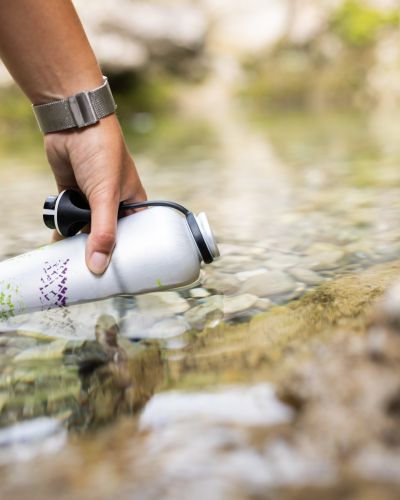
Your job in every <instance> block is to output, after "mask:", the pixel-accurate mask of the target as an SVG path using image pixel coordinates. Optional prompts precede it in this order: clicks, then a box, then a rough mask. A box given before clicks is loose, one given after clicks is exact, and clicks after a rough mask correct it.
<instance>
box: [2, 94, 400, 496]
mask: <svg viewBox="0 0 400 500" xmlns="http://www.w3.org/2000/svg"><path fill="white" fill-rule="evenodd" d="M220 105H221V107H222V111H221V113H219V112H218V110H217V109H215V110H214V113H213V114H212V116H210V120H209V121H204V119H203V120H201V121H200V120H199V118H198V113H197V111H196V110H195V109H194V110H193V112H192V114H190V113H189V114H186V115H183V116H176V117H175V118H168V119H167V118H162V117H156V116H152V115H148V114H136V115H133V116H132V119H131V120H130V121H127V122H126V123H124V127H125V130H126V133H127V138H128V142H129V145H130V148H131V150H132V151H133V152H134V157H135V161H136V163H137V166H138V169H139V172H140V174H141V176H142V180H143V183H144V185H145V186H146V188H147V192H148V197H149V199H152V198H153V199H157V198H163V199H170V200H174V201H177V202H179V203H181V204H183V205H185V206H187V207H189V208H190V209H191V210H193V211H194V212H195V213H197V212H200V211H205V212H206V213H207V215H208V217H209V220H210V224H211V226H212V227H213V229H214V232H215V234H216V237H217V240H218V242H219V245H220V252H221V258H220V259H219V260H218V261H216V262H215V263H213V264H212V265H210V266H205V267H203V270H202V274H201V280H200V283H198V284H196V285H195V286H194V287H192V288H190V289H187V290H183V291H168V292H156V293H151V294H146V295H142V296H136V297H134V296H124V297H118V298H114V299H108V300H105V301H100V302H97V303H90V304H84V305H76V306H71V307H68V308H63V309H57V310H52V311H42V312H37V313H34V314H30V315H22V316H16V317H12V318H9V319H4V320H2V321H1V322H0V331H1V332H2V333H1V335H0V352H1V358H0V426H1V428H0V481H1V483H2V487H0V491H1V490H3V492H2V496H3V495H4V498H6V497H7V498H10V497H11V496H12V498H16V499H19V498H21V499H22V498H26V495H27V494H29V496H30V497H31V498H41V499H50V498H54V495H56V494H57V498H61V499H63V498H71V497H73V498H82V499H83V498H85V499H86V498H97V499H102V498H110V497H111V496H112V495H113V496H115V497H116V498H119V499H120V498H121V499H123V498H133V497H135V498H136V497H137V498H143V499H153V498H154V499H156V498H161V497H162V498H165V499H169V498H171V499H185V498H187V497H188V496H189V493H188V492H190V497H191V498H192V500H197V499H203V498H207V499H208V500H212V499H225V498H226V499H242V498H248V499H258V498H271V497H270V496H268V495H269V494H272V492H274V491H276V490H281V491H282V492H284V494H283V493H282V498H302V497H301V496H300V494H302V492H303V493H304V491H308V492H309V493H308V494H307V495H306V497H307V498H314V497H313V495H314V494H315V498H321V497H320V496H319V493H318V492H320V491H321V490H320V489H321V488H322V491H326V490H324V488H328V490H329V488H333V489H332V490H329V491H336V490H335V488H340V486H341V485H342V484H344V483H343V482H342V481H344V479H343V477H346V478H347V475H346V474H347V469H346V471H345V473H342V471H341V470H339V469H340V467H339V466H338V463H339V459H337V461H336V459H333V458H332V457H333V456H334V453H336V451H335V452H332V453H331V449H330V448H328V445H326V446H327V447H326V448H324V446H325V444H326V442H325V441H324V440H323V439H322V440H321V443H323V444H321V446H320V447H318V446H314V445H312V442H313V440H314V439H315V436H313V434H312V433H308V430H307V429H308V427H307V425H306V424H304V427H301V425H303V424H299V423H298V422H299V417H298V411H299V408H300V406H301V405H300V403H298V401H299V398H298V393H297V392H296V391H297V389H296V388H297V385H296V384H300V382H296V381H293V385H291V384H292V382H291V380H292V379H291V378H290V377H291V376H292V374H293V373H295V370H296V369H298V367H299V366H302V364H303V363H304V362H305V361H307V362H308V363H310V360H311V365H310V366H311V368H310V370H311V371H312V370H316V372H315V373H316V375H312V378H313V380H314V379H315V380H320V381H324V382H325V386H323V387H324V388H325V389H326V388H327V387H329V386H330V384H332V394H333V393H334V390H335V382H334V380H336V379H337V377H342V384H343V385H344V389H343V390H345V389H346V384H348V385H349V391H350V393H351V390H350V384H351V383H352V382H350V380H347V379H346V373H345V370H347V368H348V367H346V366H342V364H341V362H340V361H338V360H339V359H340V358H341V354H340V353H343V360H347V359H354V356H356V357H357V356H361V354H360V352H361V351H362V350H363V347H362V346H361V347H360V345H361V344H360V345H359V344H357V342H358V341H359V340H358V339H360V337H362V335H363V332H364V333H365V329H366V326H365V324H366V323H365V321H364V319H363V318H364V316H363V315H364V310H365V308H367V307H369V306H370V304H371V303H372V301H373V300H374V299H375V298H376V297H377V296H379V295H380V294H382V293H383V291H384V290H385V289H386V288H387V287H388V286H389V284H390V283H391V282H392V281H393V280H394V279H395V277H396V275H398V274H399V273H398V264H397V262H396V261H397V259H398V258H399V254H400V170H399V166H398V165H399V161H400V145H399V141H398V140H397V139H396V140H394V137H395V131H394V130H393V127H392V126H391V125H392V122H391V120H390V117H382V116H366V115H361V114H360V115H358V114H356V113H341V114H340V113H314V114H304V113H303V114H298V113H291V114H286V115H285V114H280V115H269V116H260V115H259V114H257V113H247V114H245V113H244V112H243V111H242V112H241V113H239V112H237V110H235V109H225V108H224V103H223V100H222V101H221V102H220ZM397 137H398V135H397ZM2 140H3V142H4V143H2V144H0V146H1V147H0V150H1V151H2V153H1V154H2V155H3V157H4V159H3V160H2V168H1V172H0V180H1V183H0V199H1V204H2V213H3V217H2V220H1V221H0V231H1V234H2V236H3V237H2V239H1V241H0V256H1V257H2V258H3V259H5V258H8V257H11V256H14V255H17V254H18V253H22V252H24V251H28V250H30V249H32V248H34V247H37V246H40V245H43V244H45V243H47V241H48V239H49V237H50V234H49V231H48V229H46V228H45V227H44V225H43V224H42V221H41V205H42V202H43V200H44V199H45V197H46V196H47V195H48V194H50V193H53V191H54V187H53V185H52V179H51V176H50V174H49V171H48V168H47V167H46V165H45V161H44V155H42V156H41V153H40V149H39V148H40V146H38V145H35V146H33V148H34V152H33V153H32V152H31V151H28V152H25V151H22V152H21V153H19V152H18V151H13V152H10V149H9V147H7V141H6V139H4V138H3V139H2ZM139 237H140V235H138V238H139ZM360 318H361V319H360ZM338 327H339V330H340V332H338V333H337V334H333V333H332V332H333V331H336V330H337V329H338ZM343 332H347V337H346V339H347V340H346V341H345V342H344V341H343V338H342V337H343ZM349 338H350V339H352V340H351V342H350V341H348V339H349ZM332 339H333V340H332ZM336 339H337V340H336ZM353 341H354V342H353ZM360 342H361V341H360ZM332 345H333V347H332ZM329 349H333V351H332V352H334V351H335V349H336V351H337V352H339V355H338V357H337V358H335V357H334V358H330V357H328V360H329V363H330V365H329V366H334V367H335V370H336V371H335V370H334V371H333V372H332V374H331V375H330V374H329V373H328V372H325V371H324V369H325V368H324V366H325V362H324V359H327V358H324V355H325V354H326V351H327V350H328V351H329ZM347 349H350V351H349V352H348V351H347ZM351 349H353V350H351ZM357 349H358V350H357ZM329 352H331V351H329ZM324 353H325V354H324ZM354 353H358V354H354ZM347 356H348V357H349V358H347ZM351 356H353V358H351ZM332 359H333V360H334V361H332ZM357 359H358V358H357ZM360 359H362V356H361V357H360ZM344 362H345V361H343V363H344ZM360 363H361V362H360ZM350 365H351V363H350ZM354 366H356V364H355V365H354ZM357 366H358V365H357ZM365 366H366V365H364V364H363V363H361V364H360V368H359V370H360V371H359V373H360V374H362V373H364V371H363V370H364V369H365V370H367V368H365ZM368 366H369V365H368ZM318 367H319V368H318ZM369 369H370V368H368V370H369ZM318 370H321V371H320V372H318ZM355 370H357V368H355ZM312 373H314V372H312ZM318 373H320V374H321V375H318ZM379 373H380V372H379ZM303 375H304V374H303ZM304 377H305V378H306V376H305V375H304ZM388 377H389V375H388ZM294 380H296V378H295V379H294ZM298 380H301V377H300V378H299V379H298ZM388 380H390V384H391V383H392V382H391V380H392V379H391V378H390V377H389V378H388ZM393 383H394V382H393ZM315 384H316V385H315V391H314V393H313V394H318V395H319V394H322V396H321V399H318V400H317V399H316V401H320V400H321V401H323V395H324V394H325V392H324V390H325V389H324V388H323V387H322V386H321V384H322V382H320V385H318V383H317V382H315ZM388 384H389V382H388ZM390 384H389V385H390ZM351 387H353V386H351ZM306 389H307V390H308V389H309V387H308V386H307V385H306ZM353 389H354V388H353ZM318 391H320V392H318ZM300 392H301V391H300ZM377 392H379V390H378V389H377ZM361 393H362V391H361ZM340 401H341V400H340V399H337V400H336V399H335V397H334V396H332V398H331V399H330V404H331V405H332V408H333V410H332V408H331V410H332V411H330V412H328V410H326V408H325V406H323V403H320V407H321V408H322V407H323V408H325V410H324V411H325V412H327V414H328V413H329V415H330V416H331V415H336V414H337V415H339V417H338V419H337V420H336V421H335V420H334V419H333V417H332V422H330V420H329V419H330V418H331V417H327V418H325V417H324V421H325V422H328V423H329V422H330V423H331V425H332V426H333V427H335V426H336V425H337V426H338V428H340V426H341V425H343V421H345V420H346V418H347V416H346V414H345V413H343V412H342V413H340V411H339V410H337V409H338V408H340V404H341V403H340ZM313 404H314V403H313ZM374 404H375V403H371V405H372V406H373V405H374ZM317 407H318V408H319V406H318V405H317ZM336 410H337V412H336ZM335 412H336V413H335ZM372 413H373V412H372ZM360 415H364V414H362V413H361V414H360ZM310 422H311V423H312V420H310ZM296 425H298V429H300V430H299V431H298V432H297V433H296V432H295V431H294V430H293V429H294V428H295V426H296ZM299 426H300V427H299ZM310 426H311V424H310ZM349 426H350V424H349ZM316 427H317V428H318V429H319V427H318V425H317V426H316ZM288 429H289V430H288ZM301 429H302V430H301ZM291 432H292V433H293V434H290V433H291ZM319 432H321V435H328V434H329V432H330V427H329V426H328V424H327V425H326V428H325V427H323V426H321V429H320V430H319ZM346 432H349V435H351V436H354V432H353V430H352V431H351V432H350V430H348V429H347V427H346V428H345V430H344V431H343V433H344V434H343V435H346ZM351 439H352V438H349V441H351ZM294 442H296V445H294V444H293V443H294ZM360 443H361V445H360V444H357V446H359V447H360V446H361V448H362V449H363V451H364V452H365V453H364V455H360V456H359V455H357V460H358V462H357V464H358V466H357V467H358V469H357V467H356V466H355V465H354V464H353V462H352V464H351V467H352V468H351V471H352V473H351V474H352V475H351V477H352V478H353V476H354V474H355V475H356V476H357V474H358V476H357V479H356V480H354V481H355V484H357V485H358V484H360V483H359V482H360V481H361V483H362V484H364V483H363V481H366V482H368V481H369V480H371V477H372V478H374V477H375V478H376V484H375V483H374V484H373V486H372V488H377V489H376V491H377V492H378V493H379V492H381V491H384V492H385V494H386V495H387V498H392V496H391V495H392V494H393V498H395V496H394V495H395V491H396V488H395V486H393V491H392V485H393V484H394V483H395V479H393V478H395V477H396V475H397V477H399V475H398V471H400V463H399V460H398V459H396V460H395V459H394V458H393V460H391V459H387V457H386V455H385V457H386V459H387V460H388V462H387V463H388V464H390V467H391V469H390V467H389V469H390V470H391V471H392V473H391V474H390V473H389V472H387V474H386V476H385V475H382V474H381V475H379V474H378V473H377V475H376V476H374V475H373V473H372V472H371V470H373V471H375V470H378V472H379V470H380V469H379V466H378V465H376V464H375V463H374V457H376V454H375V455H374V453H372V452H371V453H372V454H371V453H370V455H368V453H367V452H368V451H369V448H368V446H367V445H365V446H364V444H365V443H364V441H362V438H360ZM355 446H356V444H354V447H355ZM367 448H368V449H367ZM335 449H336V448H335ZM379 456H380V457H381V455H379ZM365 457H366V458H365ZM371 457H372V458H371ZM379 460H380V459H379ZM379 460H378V461H379ZM354 463H356V461H355V462H354ZM379 463H380V464H381V465H380V467H381V468H382V467H383V468H385V466H384V465H382V463H383V462H382V460H381V461H380V462H379ZM371 464H372V465H371ZM354 471H356V472H354ZM357 471H358V472H357ZM360 471H361V472H360ZM343 474H344V475H343ZM368 474H370V477H369V479H368ZM360 478H361V479H360ZM366 478H367V479H366ZM346 480H347V479H346ZM351 481H353V479H352V480H351ZM351 481H350V482H351ZM357 481H358V482H357ZM382 481H383V482H384V483H385V481H388V483H387V484H389V486H387V484H386V483H385V486H382V488H383V489H382V490H380V489H379V488H380V486H379V484H380V483H381V482H382ZM397 481H398V479H397ZM59 484H62V485H63V486H62V488H61V489H60V486H59ZM346 484H348V483H346ZM351 484H353V483H351ZM357 487H358V486H357ZM307 488H309V490H305V489H307ZM337 491H339V490H337ZM356 491H357V492H358V491H361V493H362V492H363V491H364V490H363V489H362V488H361V490H357V488H356ZM371 491H375V490H374V489H372V490H371ZM135 495H136V496H135ZM296 495H298V496H296ZM280 498H281V497H280ZM343 498H344V497H343ZM349 498H350V497H349ZM359 498H361V496H360V497H359ZM363 498H364V497H363ZM371 498H374V497H373V496H371ZM375 498H377V497H375ZM381 498H382V497H381Z"/></svg>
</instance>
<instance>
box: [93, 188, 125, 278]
mask: <svg viewBox="0 0 400 500" xmlns="http://www.w3.org/2000/svg"><path fill="white" fill-rule="evenodd" d="M89 204H90V208H91V212H92V216H91V230H90V235H89V238H88V240H87V243H86V265H87V266H88V268H89V269H90V271H92V273H94V274H102V273H104V271H105V270H106V269H107V266H108V264H109V262H110V259H111V254H112V251H113V249H114V246H115V237H116V230H117V218H118V205H119V196H118V195H117V194H115V195H114V194H110V192H109V191H108V192H107V193H100V194H94V195H92V196H91V197H89Z"/></svg>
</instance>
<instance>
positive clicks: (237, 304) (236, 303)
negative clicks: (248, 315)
mask: <svg viewBox="0 0 400 500" xmlns="http://www.w3.org/2000/svg"><path fill="white" fill-rule="evenodd" d="M257 301H258V297H257V296H256V295H252V294H250V293H245V294H243V295H236V296H235V297H225V298H224V314H226V315H230V314H235V313H238V312H243V311H246V310H247V309H250V308H251V307H253V306H254V305H255V304H256V303H257Z"/></svg>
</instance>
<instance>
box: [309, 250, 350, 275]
mask: <svg viewBox="0 0 400 500" xmlns="http://www.w3.org/2000/svg"><path fill="white" fill-rule="evenodd" d="M307 255H309V256H310V257H312V258H313V260H314V263H313V264H312V265H311V268H312V269H314V270H315V271H321V270H324V269H335V268H336V267H338V265H339V263H340V261H341V260H342V259H343V257H344V255H345V253H344V251H343V250H342V249H341V248H340V247H338V246H336V245H332V244H330V243H314V244H312V245H311V246H310V247H309V248H308V249H307Z"/></svg>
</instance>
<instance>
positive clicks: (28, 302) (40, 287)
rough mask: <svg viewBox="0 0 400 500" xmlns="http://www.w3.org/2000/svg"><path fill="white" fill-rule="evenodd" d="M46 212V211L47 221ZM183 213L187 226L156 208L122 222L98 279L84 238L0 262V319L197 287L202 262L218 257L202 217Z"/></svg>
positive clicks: (170, 210) (167, 210)
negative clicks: (88, 260)
mask: <svg viewBox="0 0 400 500" xmlns="http://www.w3.org/2000/svg"><path fill="white" fill-rule="evenodd" d="M60 196H61V195H60ZM59 198H60V197H58V202H59V201H60V199H59ZM148 203H150V204H151V203H153V204H156V202H148ZM161 203H164V204H168V202H161ZM55 205H57V203H55ZM171 205H173V204H172V203H171ZM45 206H46V205H45ZM58 206H59V203H58ZM50 211H51V210H49V209H47V211H46V210H45V211H44V214H45V217H46V215H47V216H49V212H50ZM54 212H57V206H56V207H55V210H54ZM187 213H188V214H190V215H191V220H189V217H185V216H183V215H182V214H181V213H179V212H178V211H177V210H175V209H173V208H169V207H168V206H157V207H154V208H148V209H147V210H143V211H140V212H137V213H134V214H133V215H129V216H127V217H124V218H122V219H120V220H119V222H118V229H117V242H116V246H115V249H114V252H113V256H112V259H111V262H110V265H109V266H108V268H107V270H106V271H105V273H104V274H103V275H100V276H98V275H94V274H93V273H91V272H90V271H89V270H88V268H87V266H86V263H85V244H86V240H87V237H88V236H87V235H86V234H78V235H76V236H73V237H71V238H67V239H65V240H62V241H60V242H57V243H53V244H50V245H47V246H44V247H41V248H39V249H37V250H33V251H31V252H28V253H25V254H22V255H20V256H18V257H14V258H12V259H9V260H6V261H3V262H2V263H0V318H7V317H9V316H13V315H15V314H19V313H26V312H29V311H35V310H47V309H50V308H53V307H63V306H67V305H70V304H76V303H82V302H89V301H94V300H99V299H104V298H108V297H113V296H116V295H121V294H139V293H145V292H150V291H155V290H166V289H171V288H178V287H183V286H188V285H190V284H192V283H194V282H196V281H197V280H198V278H199V274H200V264H201V261H202V260H205V261H208V262H210V258H211V261H212V260H213V259H214V258H215V257H217V256H218V255H219V252H218V247H217V244H216V241H215V238H214V236H213V233H212V231H211V228H210V226H209V224H208V221H207V217H206V215H205V214H204V213H201V214H200V215H198V216H197V217H195V216H194V215H193V214H191V213H190V212H188V211H187ZM55 219H56V220H57V217H55ZM188 221H189V222H191V224H189V222H188ZM193 224H194V227H193ZM56 225H58V224H56ZM193 231H194V232H193ZM196 231H197V232H196ZM204 252H205V253H206V258H205V255H204ZM207 258H208V260H207Z"/></svg>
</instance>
